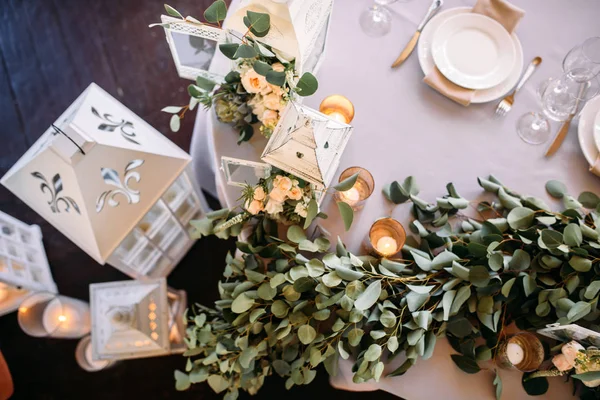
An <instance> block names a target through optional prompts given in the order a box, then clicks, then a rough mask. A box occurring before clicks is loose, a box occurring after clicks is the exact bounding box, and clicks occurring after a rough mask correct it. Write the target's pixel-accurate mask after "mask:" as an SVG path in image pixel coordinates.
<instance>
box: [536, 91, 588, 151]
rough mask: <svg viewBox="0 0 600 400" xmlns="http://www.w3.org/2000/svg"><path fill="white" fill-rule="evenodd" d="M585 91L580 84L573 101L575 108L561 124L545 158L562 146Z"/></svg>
mask: <svg viewBox="0 0 600 400" xmlns="http://www.w3.org/2000/svg"><path fill="white" fill-rule="evenodd" d="M586 91H587V87H586V84H585V83H582V84H581V89H579V95H578V96H577V99H576V100H575V108H574V109H573V112H572V113H571V114H570V115H569V117H568V118H567V120H566V121H565V122H563V124H562V125H561V127H560V129H559V130H558V133H557V134H556V137H555V138H554V141H553V142H552V144H551V145H550V147H549V148H548V151H546V157H550V156H551V155H552V154H554V153H556V150H558V148H559V147H560V146H561V145H562V142H563V140H565V137H567V133H568V132H569V127H570V126H571V121H572V120H573V118H574V117H575V115H577V109H578V108H579V102H580V101H581V98H582V97H583V96H584V94H585V92H586Z"/></svg>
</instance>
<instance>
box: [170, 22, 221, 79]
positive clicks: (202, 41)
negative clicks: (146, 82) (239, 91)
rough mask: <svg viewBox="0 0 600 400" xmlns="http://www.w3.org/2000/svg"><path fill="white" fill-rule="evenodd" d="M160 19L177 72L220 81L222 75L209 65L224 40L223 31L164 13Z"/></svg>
mask: <svg viewBox="0 0 600 400" xmlns="http://www.w3.org/2000/svg"><path fill="white" fill-rule="evenodd" d="M161 20H162V22H163V24H165V25H164V29H165V34H166V36H167V42H168V43H169V49H170V50H171V55H172V56H173V60H174V61H175V66H176V67H177V73H178V74H179V76H180V77H181V78H185V79H191V80H196V78H197V77H198V76H201V77H203V78H207V79H210V80H212V81H215V82H217V83H219V82H221V81H222V80H223V77H222V76H220V75H217V74H214V73H212V72H210V71H209V68H210V64H211V62H212V59H213V57H214V55H215V53H216V51H217V48H218V47H219V44H221V43H225V42H226V41H227V36H228V34H227V31H225V30H223V29H220V28H216V27H212V26H209V25H204V24H200V23H194V22H189V21H184V20H181V19H177V18H173V17H169V16H166V15H162V16H161Z"/></svg>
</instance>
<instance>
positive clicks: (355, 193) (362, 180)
mask: <svg viewBox="0 0 600 400" xmlns="http://www.w3.org/2000/svg"><path fill="white" fill-rule="evenodd" d="M354 174H358V177H357V178H356V182H354V186H352V187H351V188H350V189H348V190H346V191H343V192H336V194H335V197H336V199H337V200H338V201H343V202H344V203H346V204H348V205H349V206H350V207H352V209H353V210H354V211H358V210H360V209H361V208H363V206H364V203H365V200H367V199H368V198H369V197H370V196H371V194H372V193H373V191H374V190H375V179H373V175H371V173H370V172H369V171H367V170H366V169H364V168H361V167H350V168H347V169H346V170H344V172H342V173H341V175H340V178H339V182H342V181H344V180H346V179H348V178H350V177H351V176H352V175H354Z"/></svg>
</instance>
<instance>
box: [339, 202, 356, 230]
mask: <svg viewBox="0 0 600 400" xmlns="http://www.w3.org/2000/svg"><path fill="white" fill-rule="evenodd" d="M337 206H338V209H339V211H340V215H341V217H342V220H343V221H344V228H345V229H346V231H349V230H350V227H351V226H352V221H353V220H354V210H352V207H350V206H349V205H348V204H347V203H344V202H343V201H338V202H337Z"/></svg>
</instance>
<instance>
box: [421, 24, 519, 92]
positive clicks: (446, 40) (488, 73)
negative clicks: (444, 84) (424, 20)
mask: <svg viewBox="0 0 600 400" xmlns="http://www.w3.org/2000/svg"><path fill="white" fill-rule="evenodd" d="M432 54H433V60H434V62H435V65H436V66H437V67H438V69H439V70H440V72H441V73H442V74H443V75H444V76H445V77H446V78H448V79H449V80H450V81H452V82H454V83H456V84H457V85H459V86H462V87H465V88H469V89H489V88H491V87H493V86H496V85H498V84H499V83H500V82H502V81H503V80H504V79H506V78H507V77H508V75H509V74H510V71H511V70H512V68H513V66H514V64H515V59H516V51H515V46H514V44H513V41H512V40H511V39H510V35H509V34H508V32H507V31H506V29H504V27H503V26H502V25H500V24H499V23H498V22H497V21H495V20H494V19H492V18H490V17H487V16H485V15H481V14H475V13H467V14H459V15H455V16H453V17H451V18H448V19H447V20H446V21H445V22H444V23H442V24H441V25H440V26H439V27H438V28H437V30H436V31H435V33H434V35H433V43H432Z"/></svg>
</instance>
